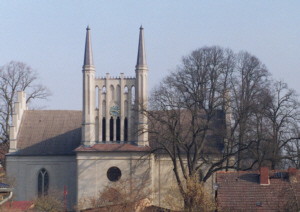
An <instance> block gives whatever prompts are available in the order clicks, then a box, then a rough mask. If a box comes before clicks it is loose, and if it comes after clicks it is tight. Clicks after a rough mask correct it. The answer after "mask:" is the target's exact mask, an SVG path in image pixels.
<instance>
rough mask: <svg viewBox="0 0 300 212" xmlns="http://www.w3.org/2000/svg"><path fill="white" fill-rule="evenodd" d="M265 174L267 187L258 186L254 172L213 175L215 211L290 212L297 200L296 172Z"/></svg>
mask: <svg viewBox="0 0 300 212" xmlns="http://www.w3.org/2000/svg"><path fill="white" fill-rule="evenodd" d="M267 173H268V176H267V177H268V178H269V184H268V185H262V184H261V183H260V179H261V173H260V172H258V171H257V172H253V171H251V172H217V183H218V184H219V189H218V191H217V200H218V211H294V209H295V208H294V207H296V206H297V205H296V203H297V199H299V198H300V173H299V171H295V172H291V171H268V172H267ZM299 200H300V199H299ZM298 204H299V202H298Z"/></svg>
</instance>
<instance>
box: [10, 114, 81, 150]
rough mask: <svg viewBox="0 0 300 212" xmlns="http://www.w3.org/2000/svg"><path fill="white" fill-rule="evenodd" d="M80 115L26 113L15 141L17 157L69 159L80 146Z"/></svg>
mask: <svg viewBox="0 0 300 212" xmlns="http://www.w3.org/2000/svg"><path fill="white" fill-rule="evenodd" d="M81 124H82V111H71V110H27V111H25V112H24V115H23V118H22V122H21V127H20V131H19V134H18V137H17V141H18V142H17V149H19V151H18V152H17V153H16V154H18V155H73V154H75V152H74V149H75V148H76V147H78V146H79V145H80V143H81Z"/></svg>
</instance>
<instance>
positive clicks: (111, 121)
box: [109, 117, 114, 141]
mask: <svg viewBox="0 0 300 212" xmlns="http://www.w3.org/2000/svg"><path fill="white" fill-rule="evenodd" d="M109 129H110V130H109V140H110V141H113V140H114V118H113V117H111V118H110V120H109Z"/></svg>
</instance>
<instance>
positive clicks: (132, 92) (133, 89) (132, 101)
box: [131, 86, 135, 105]
mask: <svg viewBox="0 0 300 212" xmlns="http://www.w3.org/2000/svg"><path fill="white" fill-rule="evenodd" d="M134 102H135V87H134V86H132V88H131V104H132V105H134Z"/></svg>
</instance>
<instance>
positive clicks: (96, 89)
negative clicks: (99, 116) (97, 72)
mask: <svg viewBox="0 0 300 212" xmlns="http://www.w3.org/2000/svg"><path fill="white" fill-rule="evenodd" d="M95 109H99V88H98V86H96V88H95Z"/></svg>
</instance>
